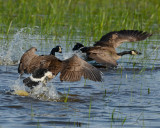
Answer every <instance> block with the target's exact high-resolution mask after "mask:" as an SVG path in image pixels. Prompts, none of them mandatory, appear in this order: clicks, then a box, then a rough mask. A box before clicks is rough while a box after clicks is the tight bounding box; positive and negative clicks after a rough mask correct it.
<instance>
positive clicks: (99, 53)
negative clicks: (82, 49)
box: [87, 47, 119, 67]
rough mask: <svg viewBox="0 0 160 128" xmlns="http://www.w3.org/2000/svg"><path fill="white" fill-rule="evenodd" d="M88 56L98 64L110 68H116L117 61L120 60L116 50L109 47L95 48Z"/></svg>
mask: <svg viewBox="0 0 160 128" xmlns="http://www.w3.org/2000/svg"><path fill="white" fill-rule="evenodd" d="M87 55H88V56H89V58H92V59H93V60H95V61H96V62H97V63H100V64H103V65H105V66H108V67H110V66H113V67H116V66H117V62H116V60H117V59H119V58H118V57H119V56H117V54H116V51H115V49H114V48H108V47H93V48H91V49H90V50H89V51H88V53H87Z"/></svg>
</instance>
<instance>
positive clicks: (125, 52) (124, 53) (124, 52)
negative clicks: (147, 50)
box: [117, 51, 132, 56]
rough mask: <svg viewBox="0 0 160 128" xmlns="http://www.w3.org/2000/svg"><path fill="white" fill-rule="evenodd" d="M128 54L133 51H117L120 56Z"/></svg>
mask: <svg viewBox="0 0 160 128" xmlns="http://www.w3.org/2000/svg"><path fill="white" fill-rule="evenodd" d="M126 54H132V53H131V51H123V52H120V53H117V55H119V56H123V55H126Z"/></svg>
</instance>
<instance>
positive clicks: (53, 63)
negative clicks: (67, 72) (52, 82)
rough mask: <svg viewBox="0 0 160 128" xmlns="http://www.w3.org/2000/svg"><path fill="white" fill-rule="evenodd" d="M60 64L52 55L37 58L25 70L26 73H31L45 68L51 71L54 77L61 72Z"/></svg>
mask: <svg viewBox="0 0 160 128" xmlns="http://www.w3.org/2000/svg"><path fill="white" fill-rule="evenodd" d="M61 67H62V62H61V60H59V59H57V58H56V57H55V56H54V55H45V56H37V57H35V58H33V59H32V62H31V63H30V65H29V66H28V68H27V71H28V73H32V72H33V71H35V70H36V69H39V68H45V69H48V70H49V71H51V72H52V73H53V74H54V75H55V76H56V75H57V74H58V73H59V72H60V71H61Z"/></svg>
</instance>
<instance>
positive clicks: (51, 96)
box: [9, 78, 60, 101]
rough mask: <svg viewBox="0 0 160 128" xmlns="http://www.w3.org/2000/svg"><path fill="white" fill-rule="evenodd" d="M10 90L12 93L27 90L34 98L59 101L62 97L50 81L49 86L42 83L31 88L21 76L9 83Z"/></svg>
mask: <svg viewBox="0 0 160 128" xmlns="http://www.w3.org/2000/svg"><path fill="white" fill-rule="evenodd" d="M9 87H10V91H11V93H12V94H17V93H16V92H18V91H22V92H27V93H28V94H29V95H28V96H29V97H32V98H34V99H39V100H44V101H57V100H58V99H59V98H60V95H59V94H58V92H57V91H56V88H55V87H54V86H53V85H52V84H51V83H48V85H47V86H44V85H42V83H40V84H39V85H38V86H36V87H34V88H33V89H29V88H28V87H26V86H25V85H24V84H23V82H22V81H21V79H20V78H18V79H17V80H15V81H14V83H12V84H11V85H9Z"/></svg>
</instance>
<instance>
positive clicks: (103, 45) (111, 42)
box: [72, 30, 152, 67]
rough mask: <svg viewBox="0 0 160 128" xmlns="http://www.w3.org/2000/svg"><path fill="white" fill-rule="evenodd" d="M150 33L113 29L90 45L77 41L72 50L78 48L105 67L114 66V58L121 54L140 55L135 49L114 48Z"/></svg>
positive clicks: (116, 58)
mask: <svg viewBox="0 0 160 128" xmlns="http://www.w3.org/2000/svg"><path fill="white" fill-rule="evenodd" d="M151 35H152V34H150V33H147V32H143V31H138V30H121V31H113V32H110V33H107V34H106V35H104V36H102V38H101V39H100V40H99V41H98V42H96V43H95V44H94V45H93V46H92V47H84V46H83V45H80V43H77V44H76V45H75V46H74V47H73V49H72V50H73V51H74V50H80V51H82V53H86V54H87V57H88V58H91V59H92V60H95V61H96V62H98V63H100V64H103V65H106V66H107V67H110V66H113V67H116V66H117V62H116V60H118V59H120V58H121V56H123V55H126V54H130V55H140V54H141V53H140V52H138V51H136V50H131V51H123V52H120V53H117V52H116V50H115V48H117V47H118V46H119V45H120V44H122V43H123V42H135V41H140V40H144V39H146V38H147V37H150V36H151Z"/></svg>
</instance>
